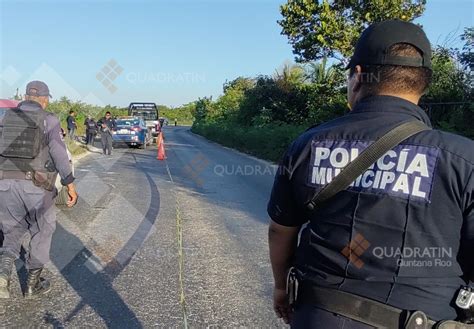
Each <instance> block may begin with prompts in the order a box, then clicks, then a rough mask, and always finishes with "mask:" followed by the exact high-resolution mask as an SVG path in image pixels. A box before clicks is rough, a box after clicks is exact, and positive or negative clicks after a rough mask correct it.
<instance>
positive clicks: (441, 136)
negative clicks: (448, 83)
mask: <svg viewBox="0 0 474 329" xmlns="http://www.w3.org/2000/svg"><path fill="white" fill-rule="evenodd" d="M430 57H431V48H430V43H429V41H428V39H427V37H426V35H425V33H424V32H423V30H422V29H421V28H420V27H419V26H417V25H414V24H412V23H408V22H403V21H399V20H390V21H385V22H381V23H376V24H373V25H371V26H370V27H368V28H367V29H366V30H365V31H364V32H363V33H362V35H361V37H360V39H359V41H358V43H357V46H356V49H355V52H354V54H353V56H352V58H351V60H350V63H349V65H348V69H349V70H350V73H349V76H348V81H347V88H348V102H349V105H350V107H351V109H352V110H351V112H350V113H349V114H347V115H345V116H343V117H340V118H337V119H335V120H332V121H330V122H327V123H325V124H322V125H319V126H316V127H313V128H310V129H309V130H307V131H306V132H305V133H303V134H302V135H301V136H300V137H299V138H298V139H297V140H296V141H294V142H293V144H292V145H291V146H290V147H289V149H288V150H287V152H286V154H285V155H284V157H283V159H282V162H281V164H280V170H279V172H278V173H277V175H276V178H275V182H274V186H273V190H272V194H271V198H270V201H269V204H268V213H269V215H270V217H271V219H272V220H271V223H270V227H269V245H270V257H271V263H272V268H273V274H274V279H275V288H274V309H275V312H276V314H277V316H279V317H281V318H283V319H284V320H285V322H287V323H288V322H290V323H291V324H292V327H295V328H373V327H384V328H385V327H386V328H399V327H403V326H404V325H406V323H407V321H411V322H410V323H412V324H413V323H415V324H416V325H420V326H419V327H417V328H431V324H432V323H434V322H438V321H441V320H454V319H456V318H459V317H460V315H461V314H460V310H459V309H458V308H457V307H456V306H455V305H454V300H455V299H456V296H457V294H458V291H459V290H460V288H461V287H462V286H464V285H468V284H470V283H472V282H471V281H470V279H472V277H473V276H472V273H473V258H474V257H473V256H472V251H473V249H472V248H473V242H474V171H473V169H474V166H473V165H474V142H473V141H472V140H469V139H467V138H463V137H460V136H457V135H454V134H451V133H447V132H443V131H438V130H427V131H423V132H420V133H418V134H415V135H414V136H412V137H410V138H408V139H406V140H405V141H403V142H402V143H401V144H400V145H398V146H397V147H395V148H393V149H392V150H391V151H388V152H387V153H385V155H384V156H382V157H381V158H380V159H379V160H378V161H377V162H376V163H375V164H373V165H372V166H371V167H370V168H369V169H367V170H366V171H365V172H364V173H363V175H361V176H359V178H358V179H357V180H356V181H355V182H353V183H352V184H351V186H349V187H348V188H347V189H345V190H343V191H341V192H339V193H338V194H336V195H335V196H334V197H333V198H331V199H329V200H328V201H327V202H325V203H324V204H322V205H320V206H319V207H318V208H316V209H313V210H310V208H308V207H307V202H308V201H309V200H311V198H312V197H313V196H314V195H315V194H316V193H317V192H318V191H320V190H321V189H322V187H323V186H326V184H328V183H329V182H330V181H331V180H332V179H333V178H334V177H335V176H336V175H337V174H339V173H340V171H341V169H343V168H344V167H345V166H346V165H347V164H348V163H349V162H351V161H353V160H354V159H355V158H356V157H357V155H358V154H359V153H361V152H362V151H363V150H364V149H365V148H366V147H367V146H368V145H369V144H371V143H373V142H374V141H375V140H377V139H378V138H380V137H381V136H383V135H384V134H385V133H387V132H388V131H390V130H392V129H393V128H394V127H395V126H397V125H399V124H401V123H403V122H407V121H413V120H418V121H421V122H423V123H425V124H426V125H428V126H430V120H429V118H428V116H427V115H426V113H425V112H424V111H423V110H422V109H421V108H420V107H419V106H418V105H417V104H418V102H419V100H420V97H421V96H422V94H423V93H424V92H425V91H426V89H427V87H428V86H429V83H430V80H431V74H432V73H431V59H430ZM305 224H307V226H306V229H304V230H303V231H302V233H301V235H300V237H299V238H300V241H299V245H297V241H298V233H299V231H300V228H301V227H302V226H303V225H305ZM291 266H295V267H296V271H295V276H296V277H297V278H298V290H297V295H296V303H295V304H294V305H293V306H294V307H292V306H290V305H289V304H288V296H287V293H286V291H285V288H286V282H285V281H286V275H287V273H288V271H289V268H290V267H291ZM414 311H421V312H422V313H421V312H419V313H416V318H413V316H414V314H415V313H414ZM397 314H399V315H398V316H397ZM425 315H426V317H427V318H425V317H424V316H425ZM412 320H413V321H412ZM427 323H429V325H428V326H427V327H424V325H426V324H427ZM440 328H441V327H440ZM449 328H454V327H449ZM459 328H461V327H459Z"/></svg>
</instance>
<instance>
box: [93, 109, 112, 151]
mask: <svg viewBox="0 0 474 329" xmlns="http://www.w3.org/2000/svg"><path fill="white" fill-rule="evenodd" d="M97 124H98V125H99V127H100V138H101V141H102V150H103V152H104V154H106V155H112V147H113V138H112V132H113V131H114V130H115V129H116V128H117V124H116V123H115V120H114V119H113V118H112V115H111V114H110V112H108V111H107V112H106V113H105V117H103V118H102V119H100V120H99V121H98V122H97Z"/></svg>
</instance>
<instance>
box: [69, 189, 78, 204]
mask: <svg viewBox="0 0 474 329" xmlns="http://www.w3.org/2000/svg"><path fill="white" fill-rule="evenodd" d="M67 193H68V194H69V200H68V201H67V206H68V208H72V207H74V206H75V205H76V203H77V197H78V196H77V192H76V188H75V187H74V184H69V185H68V186H67Z"/></svg>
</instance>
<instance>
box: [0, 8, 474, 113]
mask: <svg viewBox="0 0 474 329" xmlns="http://www.w3.org/2000/svg"><path fill="white" fill-rule="evenodd" d="M285 2H286V1H284V0H174V1H173V0H155V1H152V0H149V1H147V0H114V1H112V0H99V1H92V0H85V1H84V0H80V1H78V0H30V1H21V0H0V98H10V97H12V96H13V95H14V94H15V92H16V89H17V88H20V93H23V92H24V89H25V85H26V83H27V82H28V81H30V80H35V79H38V80H43V81H45V82H46V83H48V85H49V87H50V90H51V94H52V95H53V100H54V99H58V98H60V97H61V96H67V97H69V98H71V99H73V100H82V101H84V102H86V103H90V104H96V105H106V104H111V105H116V106H127V105H128V104H129V103H130V102H133V101H147V102H155V103H157V104H164V105H168V106H179V105H181V104H185V103H188V102H191V101H194V100H196V99H197V98H198V97H203V96H213V97H217V96H218V95H220V94H221V93H222V85H223V83H224V82H225V81H226V80H232V79H234V78H236V77H238V76H256V75H259V74H273V73H274V72H275V70H276V69H278V68H281V67H282V65H283V64H284V63H288V62H290V61H292V60H293V59H294V55H293V54H292V49H291V46H290V45H289V44H288V41H287V38H286V37H285V36H282V35H281V34H280V32H281V27H280V26H279V25H278V24H277V20H279V19H281V15H280V12H279V7H280V5H282V4H283V3H285ZM416 22H418V23H420V24H422V25H423V27H424V29H425V31H426V32H427V35H428V37H429V38H430V40H431V42H432V43H433V44H445V45H448V46H452V47H456V46H461V45H462V43H461V41H460V39H459V35H460V34H461V33H462V31H463V29H464V27H467V26H473V25H474V2H473V1H471V0H428V4H427V8H426V11H425V13H424V15H423V16H422V17H421V18H419V19H417V20H416ZM112 71H113V73H112V74H111V73H110V72H112ZM104 74H109V76H108V77H106V76H105V75H104Z"/></svg>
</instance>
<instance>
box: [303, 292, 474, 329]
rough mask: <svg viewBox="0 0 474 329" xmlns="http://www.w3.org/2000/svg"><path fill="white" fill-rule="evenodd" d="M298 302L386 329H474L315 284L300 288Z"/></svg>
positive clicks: (459, 323)
mask: <svg viewBox="0 0 474 329" xmlns="http://www.w3.org/2000/svg"><path fill="white" fill-rule="evenodd" d="M299 290H300V291H299V292H298V300H297V302H298V303H300V302H302V303H311V304H314V305H315V306H316V307H318V308H321V309H323V310H326V311H328V312H331V313H336V314H339V315H342V316H345V317H347V318H350V319H353V320H355V321H359V322H362V323H365V324H367V325H370V326H373V327H375V328H383V329H392V328H393V329H398V328H407V329H431V328H433V329H474V325H473V324H465V323H461V322H457V321H441V322H439V323H437V322H435V321H433V320H430V319H428V317H427V316H426V314H425V313H423V312H421V311H413V312H410V311H406V310H401V309H398V308H396V307H392V306H390V305H385V304H382V303H380V302H377V301H374V300H371V299H368V298H364V297H361V296H357V295H353V294H350V293H347V292H344V291H340V290H335V289H329V288H323V287H318V286H315V285H312V284H304V285H303V284H302V285H300V289H299Z"/></svg>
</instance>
